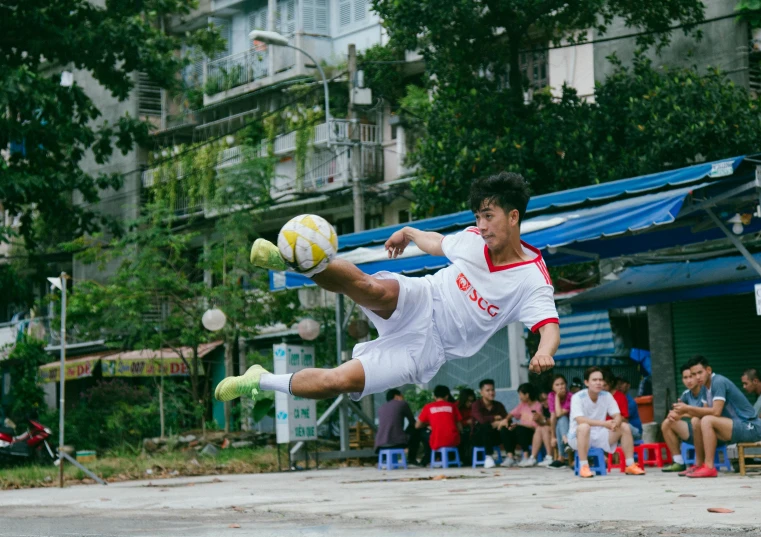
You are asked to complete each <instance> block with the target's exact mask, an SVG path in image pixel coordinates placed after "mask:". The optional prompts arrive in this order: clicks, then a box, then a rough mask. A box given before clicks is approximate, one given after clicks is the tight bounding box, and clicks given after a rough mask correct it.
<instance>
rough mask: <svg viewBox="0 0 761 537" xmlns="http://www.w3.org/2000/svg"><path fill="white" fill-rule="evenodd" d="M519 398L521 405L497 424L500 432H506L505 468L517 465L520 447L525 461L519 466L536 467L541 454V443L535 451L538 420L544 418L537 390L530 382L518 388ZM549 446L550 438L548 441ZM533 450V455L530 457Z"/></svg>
mask: <svg viewBox="0 0 761 537" xmlns="http://www.w3.org/2000/svg"><path fill="white" fill-rule="evenodd" d="M518 398H519V399H520V403H518V405H517V406H516V407H515V408H514V409H512V410H511V411H510V413H509V414H508V415H507V417H506V418H505V419H503V420H502V421H500V422H499V423H498V424H497V428H498V430H500V431H502V430H505V431H506V433H504V444H505V451H506V452H507V457H506V459H505V466H513V465H514V464H515V450H516V448H517V447H518V446H521V447H522V448H523V460H522V461H521V462H520V464H519V466H521V467H528V466H535V465H536V455H537V454H538V453H539V448H540V447H541V442H540V443H539V446H537V448H536V452H534V451H533V445H534V434H535V433H536V428H537V426H538V423H537V419H541V418H542V404H541V403H540V402H539V401H537V395H536V388H534V386H533V385H531V384H529V383H528V382H526V383H524V384H521V385H520V386H518ZM547 444H548V445H549V438H548V439H547ZM530 449H531V455H530V456H528V453H529V450H530Z"/></svg>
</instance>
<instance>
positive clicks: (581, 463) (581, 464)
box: [579, 459, 589, 468]
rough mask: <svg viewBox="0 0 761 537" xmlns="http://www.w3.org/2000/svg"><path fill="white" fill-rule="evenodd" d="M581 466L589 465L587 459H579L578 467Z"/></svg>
mask: <svg viewBox="0 0 761 537" xmlns="http://www.w3.org/2000/svg"><path fill="white" fill-rule="evenodd" d="M582 466H589V461H588V460H587V459H584V460H583V461H582V460H580V461H579V468H581V467H582Z"/></svg>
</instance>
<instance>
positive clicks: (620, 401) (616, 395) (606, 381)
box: [602, 367, 641, 438]
mask: <svg viewBox="0 0 761 537" xmlns="http://www.w3.org/2000/svg"><path fill="white" fill-rule="evenodd" d="M602 370H603V371H602V374H603V385H602V389H603V390H605V391H606V392H609V393H610V395H612V396H613V399H615V400H616V405H618V410H619V412H621V417H622V418H623V420H624V423H629V401H628V400H627V399H626V395H624V394H623V393H621V392H619V391H618V390H617V389H616V387H617V385H618V379H617V378H616V376H615V375H614V374H613V371H612V370H611V369H609V368H607V367H603V368H602ZM607 419H609V420H611V419H613V417H612V416H608V418H607ZM640 426H641V424H640ZM630 427H631V425H630ZM636 432H637V433H638V434H640V436H641V431H639V430H637V431H636ZM632 436H633V437H635V438H636V436H635V431H634V429H632Z"/></svg>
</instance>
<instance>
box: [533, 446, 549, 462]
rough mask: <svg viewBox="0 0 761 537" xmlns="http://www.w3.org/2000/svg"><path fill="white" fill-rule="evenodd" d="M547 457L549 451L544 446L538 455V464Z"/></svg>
mask: <svg viewBox="0 0 761 537" xmlns="http://www.w3.org/2000/svg"><path fill="white" fill-rule="evenodd" d="M546 456H547V450H546V449H545V447H544V446H542V449H540V450H539V453H537V454H536V462H542V461H543V460H544V458H545V457H546Z"/></svg>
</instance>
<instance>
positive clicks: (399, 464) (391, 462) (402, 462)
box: [378, 449, 407, 470]
mask: <svg viewBox="0 0 761 537" xmlns="http://www.w3.org/2000/svg"><path fill="white" fill-rule="evenodd" d="M384 467H385V469H386V470H393V469H394V468H404V469H405V470H406V469H407V455H406V454H405V453H404V450H403V449H381V450H380V451H379V452H378V470H383V469H384Z"/></svg>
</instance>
